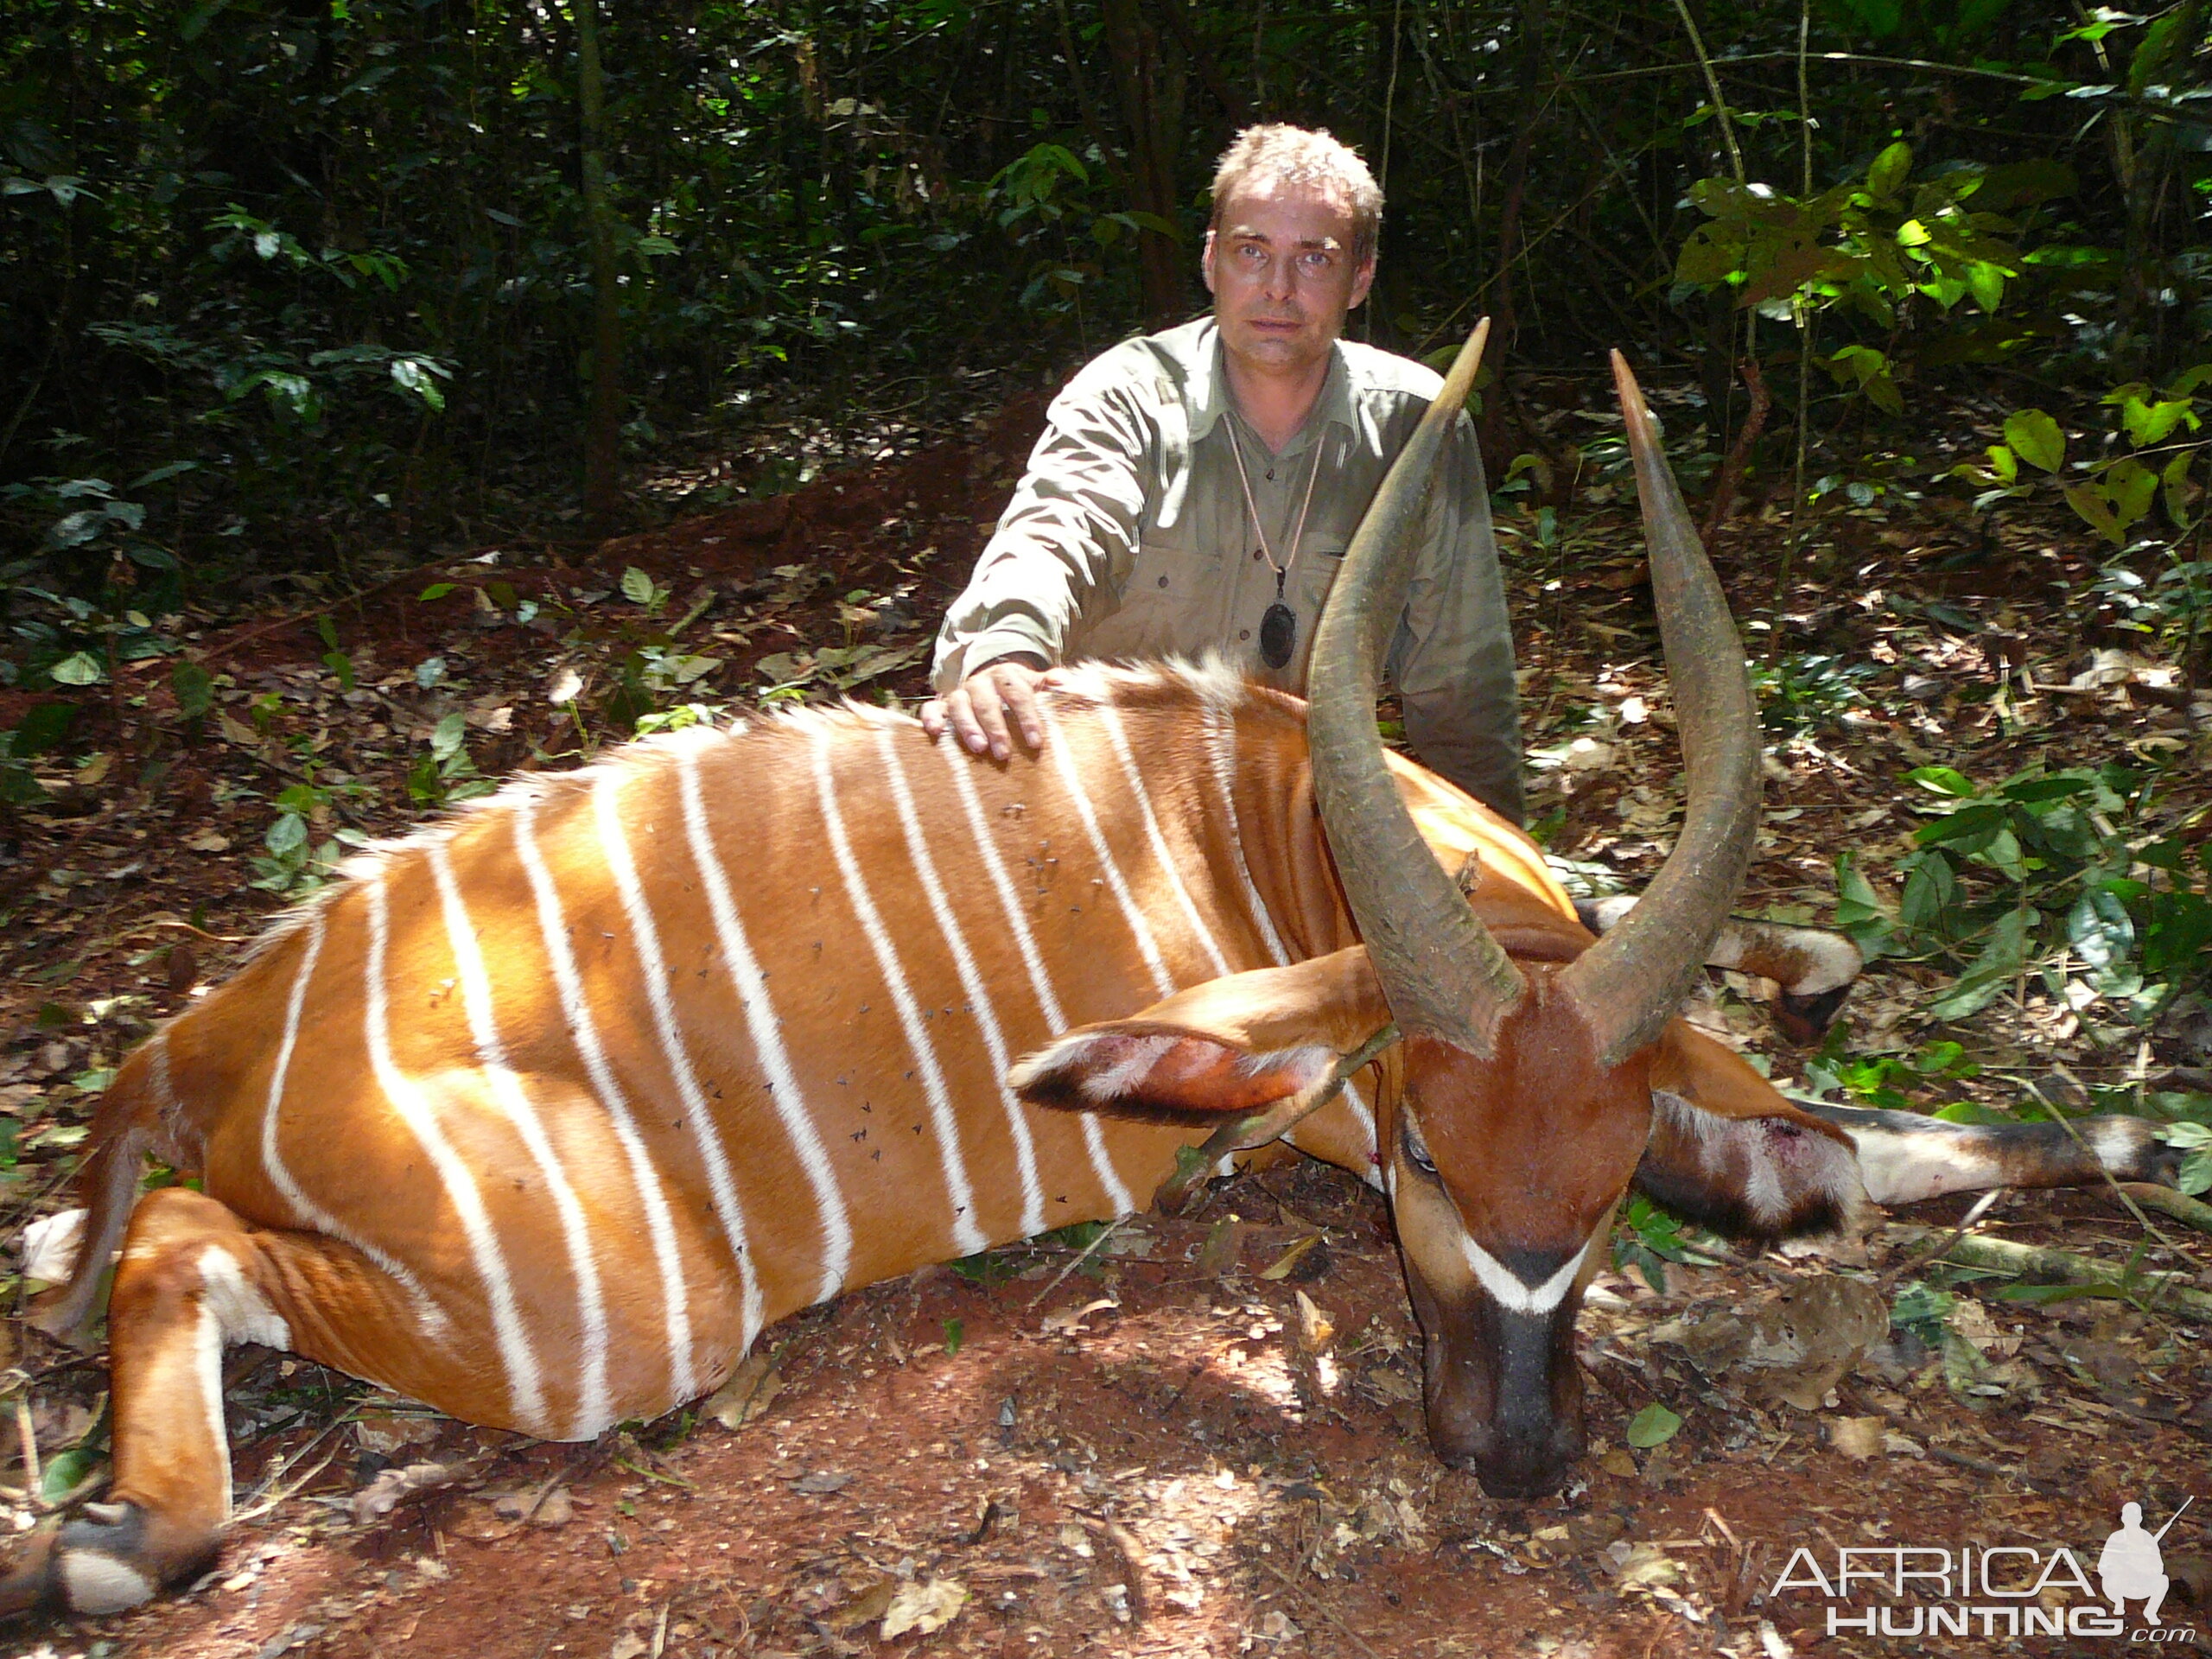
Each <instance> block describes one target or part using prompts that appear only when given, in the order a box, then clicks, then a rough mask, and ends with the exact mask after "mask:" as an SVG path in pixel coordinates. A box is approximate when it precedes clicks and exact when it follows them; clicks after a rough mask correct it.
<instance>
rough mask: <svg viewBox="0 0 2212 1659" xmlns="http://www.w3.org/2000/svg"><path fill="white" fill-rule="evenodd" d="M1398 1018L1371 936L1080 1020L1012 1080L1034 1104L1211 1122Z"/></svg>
mask: <svg viewBox="0 0 2212 1659" xmlns="http://www.w3.org/2000/svg"><path fill="white" fill-rule="evenodd" d="M1389 1020H1390V1010H1389V1006H1388V1005H1387V1004H1386V1003H1385V1002H1384V1001H1383V988H1382V987H1381V986H1380V985H1379V984H1377V983H1376V978H1375V970H1374V969H1373V968H1372V967H1370V965H1369V963H1368V960H1367V950H1366V947H1365V946H1363V945H1355V946H1353V947H1352V948H1351V950H1338V951H1337V952H1335V953H1334V954H1333V955H1331V956H1325V957H1315V958H1314V959H1313V961H1311V962H1301V963H1294V964H1293V965H1292V966H1290V967H1288V968H1262V969H1255V971H1253V972H1251V973H1246V974H1230V975H1229V976H1226V977H1224V978H1222V979H1211V980H1208V981H1207V982H1205V984H1203V985H1193V986H1192V987H1191V988H1190V989H1188V990H1185V991H1178V992H1177V993H1176V994H1175V995H1173V996H1171V997H1169V998H1168V999H1167V1000H1166V1001H1164V1002H1155V1003H1154V1004H1153V1006H1152V1007H1148V1008H1146V1009H1144V1010H1143V1011H1142V1012H1141V1013H1139V1014H1133V1015H1131V1016H1130V1017H1129V1018H1128V1019H1126V1020H1102V1021H1100V1022H1099V1023H1098V1024H1096V1025H1090V1026H1081V1027H1077V1029H1075V1030H1073V1031H1071V1032H1069V1033H1066V1034H1065V1035H1064V1036H1062V1037H1059V1038H1058V1039H1055V1040H1054V1041H1053V1043H1052V1046H1051V1047H1049V1048H1046V1049H1043V1050H1040V1051H1039V1052H1037V1053H1034V1054H1031V1055H1028V1056H1026V1057H1025V1058H1022V1059H1021V1060H1020V1061H1018V1062H1017V1063H1016V1064H1015V1065H1014V1068H1013V1070H1012V1071H1009V1072H1008V1073H1007V1082H1008V1084H1011V1085H1012V1086H1013V1089H1014V1092H1015V1093H1016V1094H1018V1095H1020V1096H1021V1098H1022V1099H1024V1100H1026V1101H1027V1102H1029V1103H1031V1104H1032V1105H1034V1106H1056V1107H1058V1108H1060V1109H1063V1110H1067V1111H1078V1112H1104V1113H1107V1114H1109V1115H1110V1116H1116V1117H1133V1118H1140V1119H1143V1120H1146V1121H1148V1122H1156V1123H1191V1124H1197V1125H1198V1126H1200V1127H1206V1126H1211V1125H1213V1124H1216V1123H1217V1122H1221V1121H1222V1120H1224V1119H1226V1118H1232V1117H1241V1116H1248V1115H1249V1114H1251V1113H1254V1112H1257V1111H1259V1110H1261V1109H1263V1108H1265V1107H1267V1106H1268V1105H1270V1104H1272V1103H1274V1102H1276V1101H1279V1100H1284V1099H1287V1098H1288V1097H1289V1096H1292V1095H1295V1094H1298V1093H1299V1092H1300V1091H1301V1090H1306V1089H1308V1088H1311V1087H1312V1086H1313V1084H1317V1083H1319V1082H1320V1081H1321V1080H1322V1079H1323V1078H1324V1077H1326V1076H1327V1075H1328V1074H1329V1072H1330V1071H1331V1069H1332V1068H1333V1067H1334V1066H1335V1065H1336V1064H1337V1062H1338V1060H1339V1059H1341V1058H1344V1056H1345V1055H1347V1054H1351V1053H1352V1052H1355V1051H1357V1049H1358V1048H1359V1046H1361V1045H1362V1044H1363V1043H1364V1042H1366V1041H1367V1039H1369V1038H1370V1037H1372V1036H1373V1035H1374V1034H1375V1033H1376V1032H1377V1031H1378V1030H1380V1029H1381V1028H1382V1027H1384V1026H1386V1025H1388V1024H1389Z"/></svg>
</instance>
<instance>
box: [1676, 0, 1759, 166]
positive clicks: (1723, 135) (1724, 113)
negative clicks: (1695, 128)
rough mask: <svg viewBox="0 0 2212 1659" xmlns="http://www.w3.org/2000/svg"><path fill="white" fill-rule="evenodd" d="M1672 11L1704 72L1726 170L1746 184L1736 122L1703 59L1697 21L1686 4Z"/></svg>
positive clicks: (1678, 0)
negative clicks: (1724, 153)
mask: <svg viewBox="0 0 2212 1659" xmlns="http://www.w3.org/2000/svg"><path fill="white" fill-rule="evenodd" d="M1675 10H1676V11H1677V12H1679V13H1681V19H1682V32H1683V33H1684V34H1686V35H1688V36H1689V37H1690V50H1691V51H1692V52H1694V53H1695V54H1697V67H1699V68H1700V69H1702V70H1704V71H1705V85H1706V90H1707V91H1708V92H1711V93H1712V94H1713V119H1714V121H1715V123H1716V124H1718V125H1719V128H1720V142H1721V143H1722V145H1723V146H1724V147H1725V148H1726V149H1727V151H1728V168H1729V170H1730V171H1731V172H1732V173H1733V174H1735V175H1736V182H1737V183H1738V184H1745V183H1748V182H1749V180H1748V179H1747V177H1746V176H1745V172H1744V152H1743V150H1742V149H1739V148H1738V145H1737V143H1736V118H1735V116H1734V115H1733V114H1732V112H1731V111H1730V110H1729V108H1728V100H1727V99H1726V98H1725V97H1723V96H1722V95H1721V92H1720V77H1719V75H1717V74H1715V73H1713V60H1712V59H1711V58H1709V57H1707V55H1706V51H1705V41H1704V38H1703V37H1702V36H1701V35H1699V34H1698V32H1697V20H1696V19H1694V17H1692V16H1690V9H1689V4H1688V0H1675Z"/></svg>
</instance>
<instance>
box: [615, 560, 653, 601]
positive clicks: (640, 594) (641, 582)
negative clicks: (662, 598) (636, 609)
mask: <svg viewBox="0 0 2212 1659" xmlns="http://www.w3.org/2000/svg"><path fill="white" fill-rule="evenodd" d="M653 591H654V590H653V579H652V577H651V576H649V575H646V574H645V572H644V571H642V570H640V569H638V567H637V566H636V565H634V564H633V565H632V566H630V568H629V569H626V570H625V571H623V573H622V597H623V598H625V599H626V600H628V601H630V602H631V603H632V605H650V604H652V598H653Z"/></svg>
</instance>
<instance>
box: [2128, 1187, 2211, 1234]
mask: <svg viewBox="0 0 2212 1659" xmlns="http://www.w3.org/2000/svg"><path fill="white" fill-rule="evenodd" d="M2118 1185H2119V1188H2120V1191H2121V1192H2125V1193H2126V1195H2127V1196H2128V1197H2129V1198H2133V1199H2134V1200H2135V1202H2136V1203H2138V1204H2139V1205H2142V1206H2143V1207H2144V1208H2145V1210H2156V1211H2158V1213H2159V1214H2160V1215H2162V1216H2171V1217H2173V1218H2174V1219H2175V1220H2176V1221H2185V1222H2187V1223H2188V1224H2190V1226H2192V1227H2194V1228H2196V1229H2197V1230H2199V1231H2202V1232H2207V1233H2212V1204H2207V1203H2205V1202H2204V1201H2203V1200H2202V1198H2190V1196H2189V1195H2188V1194H2187V1193H2186V1192H2175V1191H2174V1190H2173V1188H2171V1186H2157V1185H2152V1183H2151V1182H2149V1181H2121V1182H2120V1183H2118Z"/></svg>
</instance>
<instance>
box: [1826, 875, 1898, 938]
mask: <svg viewBox="0 0 2212 1659" xmlns="http://www.w3.org/2000/svg"><path fill="white" fill-rule="evenodd" d="M1835 925H1836V927H1837V928H1838V930H1840V931H1841V932H1842V933H1843V934H1844V935H1845V936H1846V937H1847V938H1849V939H1850V940H1851V942H1852V943H1853V944H1855V945H1857V946H1858V947H1859V955H1860V956H1861V957H1865V958H1866V960H1867V961H1868V962H1872V961H1874V960H1875V959H1876V958H1877V957H1882V956H1885V955H1887V954H1888V951H1889V945H1890V937H1891V933H1892V932H1894V931H1895V924H1894V923H1893V922H1892V921H1891V919H1890V915H1889V912H1887V911H1885V910H1884V909H1883V908H1882V905H1881V901H1880V899H1878V898H1877V897H1876V896H1875V893H1874V887H1873V884H1872V882H1870V881H1868V880H1866V877H1865V876H1864V875H1863V874H1860V873H1859V867H1858V866H1857V865H1856V864H1855V863H1853V861H1852V856H1851V855H1850V854H1849V853H1839V854H1837V855H1836V861H1835Z"/></svg>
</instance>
